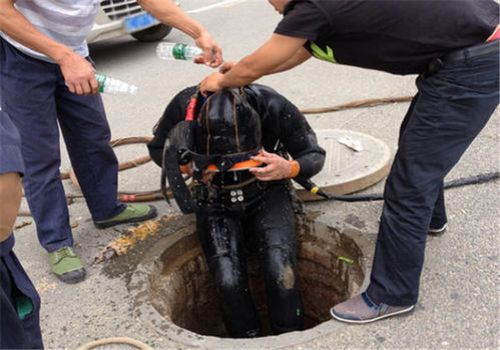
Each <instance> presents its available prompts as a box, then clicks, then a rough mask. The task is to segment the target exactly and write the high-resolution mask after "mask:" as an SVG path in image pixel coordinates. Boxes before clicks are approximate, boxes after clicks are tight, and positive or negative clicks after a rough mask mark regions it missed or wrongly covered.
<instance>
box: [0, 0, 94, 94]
mask: <svg viewBox="0 0 500 350" xmlns="http://www.w3.org/2000/svg"><path fill="white" fill-rule="evenodd" d="M14 2H15V1H14V0H0V30H1V31H2V32H4V33H5V34H7V35H8V36H10V37H11V38H13V39H14V40H16V41H17V42H19V43H21V44H23V45H24V46H26V47H29V48H30V49H33V50H35V51H37V52H40V53H42V54H44V55H47V56H48V57H50V58H52V59H53V60H54V61H55V62H56V63H58V64H59V66H60V67H61V71H62V73H63V76H64V79H65V82H66V85H67V86H68V88H69V90H70V91H71V92H73V93H76V94H79V95H82V94H90V93H97V81H96V79H95V70H94V68H93V67H92V65H91V64H90V63H89V62H88V61H87V60H85V59H84V58H82V57H80V56H78V55H77V54H76V53H74V52H73V51H72V50H71V49H70V48H69V47H67V46H65V45H62V44H60V43H58V42H56V41H55V40H52V39H51V38H49V37H48V36H46V35H45V34H43V33H41V32H40V31H38V30H37V29H36V28H35V26H33V25H32V24H31V23H30V22H29V21H28V20H27V19H26V17H24V16H23V15H22V14H21V13H20V12H19V11H18V10H17V9H16V8H15V7H14Z"/></svg>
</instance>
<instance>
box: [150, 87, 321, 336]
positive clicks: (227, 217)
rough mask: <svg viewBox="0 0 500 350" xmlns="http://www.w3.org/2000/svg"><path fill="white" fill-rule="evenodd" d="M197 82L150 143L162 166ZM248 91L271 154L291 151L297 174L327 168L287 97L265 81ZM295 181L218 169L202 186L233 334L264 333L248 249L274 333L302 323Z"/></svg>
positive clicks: (202, 229) (202, 211)
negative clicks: (252, 288) (251, 289)
mask: <svg viewBox="0 0 500 350" xmlns="http://www.w3.org/2000/svg"><path fill="white" fill-rule="evenodd" d="M195 91H196V87H191V88H187V89H185V90H183V91H182V92H180V93H179V94H178V95H177V96H176V97H175V98H174V99H173V100H172V101H171V103H170V104H169V105H168V106H167V108H166V110H165V113H164V115H163V117H162V119H161V120H160V122H159V124H158V126H157V128H156V130H155V138H154V139H153V141H152V142H151V143H150V144H149V145H148V147H149V150H150V154H151V156H152V158H153V160H154V161H155V162H156V163H157V164H161V150H162V148H163V143H164V142H165V137H166V135H167V134H168V132H169V131H170V130H171V129H172V128H173V127H174V126H175V125H176V124H177V123H178V122H180V121H182V120H184V117H185V113H186V108H187V105H188V102H189V98H190V97H191V96H192V95H193V94H194V93H195ZM244 92H245V95H246V97H247V99H248V101H249V103H250V104H251V105H252V107H253V108H254V109H255V110H256V111H257V113H258V114H259V115H260V117H261V122H262V124H261V125H262V146H263V147H264V149H266V150H267V151H268V152H275V153H280V154H282V155H284V154H285V152H286V153H288V154H290V155H291V156H292V158H293V159H295V160H297V161H298V162H299V164H300V173H299V175H298V178H309V177H311V176H313V175H315V174H316V173H318V172H319V171H320V170H321V168H322V167H323V163H324V159H325V151H324V150H323V149H322V148H321V147H319V146H318V143H317V140H316V136H315V134H314V132H313V131H312V129H311V127H310V126H309V124H308V123H307V122H306V120H305V118H304V116H303V115H302V114H301V113H300V112H299V111H298V109H297V108H296V107H295V106H294V105H293V104H292V103H291V102H289V101H288V100H287V99H285V98H284V97H283V96H281V95H280V94H278V93H277V92H276V91H274V90H273V89H271V88H268V87H265V86H262V85H257V84H255V85H250V86H249V87H246V88H245V89H244ZM290 189H291V186H290V182H289V181H288V180H281V181H273V182H261V181H258V180H256V179H255V177H254V176H253V175H251V174H250V173H249V172H248V171H239V172H227V173H217V175H216V176H215V178H214V179H213V180H212V182H211V184H210V185H209V186H207V185H205V184H199V185H198V186H195V188H194V190H193V194H194V197H195V199H196V200H197V203H198V205H199V209H198V211H197V213H196V218H197V231H198V235H199V238H200V241H201V243H202V246H203V251H204V253H205V257H206V260H207V263H208V266H209V269H210V271H211V273H212V275H213V277H214V279H215V282H216V286H217V288H218V291H219V293H220V296H221V300H222V312H223V318H224V321H225V325H226V328H227V331H228V333H229V335H230V336H231V337H235V338H241V337H255V336H259V335H260V322H259V317H258V313H257V310H256V308H255V305H254V302H253V299H252V297H251V295H250V292H249V286H248V278H247V262H246V256H245V255H246V252H247V248H249V249H250V250H251V251H255V252H257V254H258V257H259V263H260V270H261V274H262V276H263V279H264V282H265V286H266V295H267V302H268V313H269V318H270V325H271V331H272V333H273V334H280V333H284V332H289V331H294V330H300V329H302V328H303V315H304V311H303V304H302V298H301V293H300V290H299V285H298V275H297V269H296V248H297V244H296V234H295V220H294V218H295V215H294V210H293V209H292V197H291V190H290Z"/></svg>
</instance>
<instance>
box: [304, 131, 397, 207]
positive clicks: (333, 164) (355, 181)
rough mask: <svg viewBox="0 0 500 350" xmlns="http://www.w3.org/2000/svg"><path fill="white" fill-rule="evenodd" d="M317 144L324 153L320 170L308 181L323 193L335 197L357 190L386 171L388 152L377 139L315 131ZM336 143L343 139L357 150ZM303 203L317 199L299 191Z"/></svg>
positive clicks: (351, 132) (350, 133)
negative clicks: (322, 165) (323, 163)
mask: <svg viewBox="0 0 500 350" xmlns="http://www.w3.org/2000/svg"><path fill="white" fill-rule="evenodd" d="M315 132H316V136H317V138H318V143H319V144H320V146H321V147H323V148H324V149H325V150H326V161H325V165H324V167H323V170H322V171H321V172H320V173H319V174H318V175H316V176H315V177H313V178H312V180H313V182H314V183H316V184H317V185H318V186H320V187H321V188H322V189H323V190H326V191H327V192H330V193H335V194H347V193H352V192H357V191H360V190H362V189H364V188H367V187H370V186H372V185H374V184H375V183H377V182H378V181H380V180H381V179H382V178H383V177H384V176H386V175H387V173H388V172H389V166H390V160H391V151H390V149H389V147H388V146H387V145H386V144H385V143H384V142H383V141H381V140H379V139H377V138H375V137H373V136H370V135H367V134H363V133H360V132H356V131H351V130H341V129H325V130H317V131H315ZM339 139H340V141H345V140H347V141H348V142H347V143H349V141H350V142H352V143H354V144H353V145H354V147H355V148H356V146H358V147H359V146H360V147H361V149H360V150H359V151H356V150H354V149H353V148H351V147H349V146H346V145H345V144H343V143H340V142H339ZM297 188H298V189H299V191H298V194H299V196H300V197H301V198H302V199H304V200H315V199H318V197H317V196H315V195H312V194H310V193H308V192H306V191H303V190H300V187H297Z"/></svg>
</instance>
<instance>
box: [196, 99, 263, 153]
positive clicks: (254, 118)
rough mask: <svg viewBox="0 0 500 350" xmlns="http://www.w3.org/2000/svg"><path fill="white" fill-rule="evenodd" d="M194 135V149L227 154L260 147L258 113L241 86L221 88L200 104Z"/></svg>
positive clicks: (260, 132) (244, 151)
mask: <svg viewBox="0 0 500 350" xmlns="http://www.w3.org/2000/svg"><path fill="white" fill-rule="evenodd" d="M198 129H199V133H198V135H197V137H196V139H197V141H198V142H197V148H198V150H197V151H198V152H199V153H202V154H205V155H230V154H241V153H246V152H251V151H254V150H257V149H258V148H260V145H261V142H262V131H261V123H260V116H259V115H258V114H257V112H256V111H255V109H254V108H253V107H252V106H251V105H250V104H249V103H248V101H247V99H246V97H245V95H244V91H243V89H223V90H221V91H219V92H217V93H215V94H213V95H211V96H210V97H209V98H208V99H207V100H206V101H205V103H204V104H203V106H202V108H201V111H200V114H199V119H198Z"/></svg>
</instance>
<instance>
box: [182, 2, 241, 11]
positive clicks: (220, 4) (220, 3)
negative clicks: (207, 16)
mask: <svg viewBox="0 0 500 350" xmlns="http://www.w3.org/2000/svg"><path fill="white" fill-rule="evenodd" d="M242 1H246V0H225V1H221V2H218V3H216V4H212V5H208V6H204V7H200V8H197V9H194V10H190V11H186V12H187V13H200V12H205V11H209V10H212V9H215V8H217V7H221V6H225V5H229V4H232V3H235V2H242Z"/></svg>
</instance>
